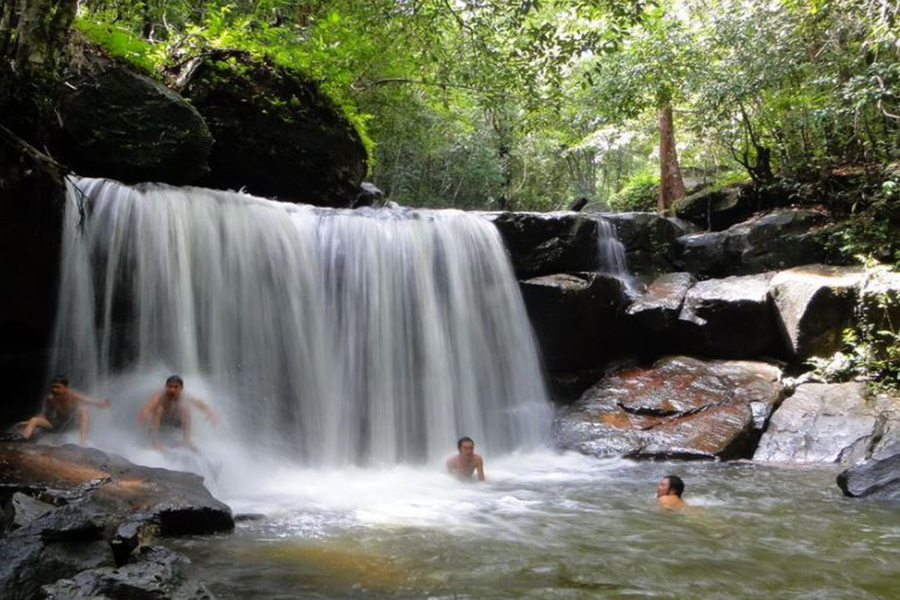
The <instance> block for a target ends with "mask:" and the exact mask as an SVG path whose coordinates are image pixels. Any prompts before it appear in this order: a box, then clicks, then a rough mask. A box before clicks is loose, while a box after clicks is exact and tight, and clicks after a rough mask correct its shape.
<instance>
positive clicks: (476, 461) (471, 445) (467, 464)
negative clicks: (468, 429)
mask: <svg viewBox="0 0 900 600" xmlns="http://www.w3.org/2000/svg"><path fill="white" fill-rule="evenodd" d="M456 449H457V450H458V451H459V453H458V454H455V455H453V456H451V457H450V458H448V459H447V471H449V473H450V474H451V475H453V476H455V477H456V478H457V479H459V480H460V481H470V480H471V479H472V474H473V473H475V471H478V481H484V460H482V458H481V457H480V456H479V455H477V454H475V442H474V441H473V440H472V438H470V437H461V438H459V441H458V442H456Z"/></svg>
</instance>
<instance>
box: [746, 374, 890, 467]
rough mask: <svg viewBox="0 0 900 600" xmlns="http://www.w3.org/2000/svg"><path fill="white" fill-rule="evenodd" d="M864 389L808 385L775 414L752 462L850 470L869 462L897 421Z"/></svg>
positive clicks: (852, 385)
mask: <svg viewBox="0 0 900 600" xmlns="http://www.w3.org/2000/svg"><path fill="white" fill-rule="evenodd" d="M891 406H892V404H891V403H889V402H887V401H886V400H885V401H883V402H877V401H875V400H872V399H870V398H869V393H868V391H867V389H866V386H865V384H862V383H841V384H827V383H807V384H804V385H800V386H798V387H797V390H796V392H794V395H793V396H791V397H790V398H788V399H787V400H785V401H784V403H783V404H782V405H781V407H780V408H779V409H778V410H777V411H775V414H773V415H772V418H771V420H770V422H769V428H768V429H767V430H766V432H765V434H764V435H763V436H762V439H761V440H760V443H759V447H758V448H757V450H756V453H755V454H754V455H753V459H754V460H759V461H775V462H824V463H841V464H843V465H851V464H853V463H855V462H857V461H859V460H862V459H864V458H865V457H867V456H869V455H870V454H871V453H872V451H873V449H874V448H875V445H876V444H877V443H878V442H879V441H880V440H881V439H882V438H883V437H884V432H885V430H886V429H888V428H889V427H896V423H897V419H898V415H897V413H896V412H893V411H892V410H891V409H890V407H891Z"/></svg>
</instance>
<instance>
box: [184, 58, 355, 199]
mask: <svg viewBox="0 0 900 600" xmlns="http://www.w3.org/2000/svg"><path fill="white" fill-rule="evenodd" d="M178 88H179V90H180V91H181V93H182V95H184V96H185V97H186V98H188V99H189V100H190V101H191V103H192V104H193V105H194V106H195V107H196V108H197V110H198V111H199V112H200V114H201V115H202V116H203V118H204V119H205V120H206V123H207V125H208V126H209V129H210V131H211V132H212V136H213V139H214V140H215V143H214V144H213V147H212V152H211V154H210V157H209V166H210V170H211V171H210V174H209V175H208V176H207V177H205V178H204V179H203V180H202V183H203V184H205V185H208V186H210V187H215V188H229V189H239V188H246V189H247V190H248V191H249V192H251V193H253V194H257V195H261V196H271V197H276V198H278V199H279V200H285V201H291V202H303V203H307V204H315V205H317V206H350V205H351V204H352V203H353V202H354V200H355V199H356V197H357V195H358V193H359V189H360V183H361V182H362V180H363V177H364V176H365V175H366V170H367V152H366V149H365V147H364V146H363V142H362V139H361V137H360V134H359V132H358V131H357V130H356V128H355V127H354V125H353V124H352V123H351V122H350V120H349V119H348V118H347V117H346V116H345V114H344V113H343V112H342V110H341V109H340V108H339V107H338V106H337V105H335V103H334V102H333V101H332V100H331V99H330V98H329V97H328V96H326V95H325V94H324V93H323V92H322V91H321V89H320V88H319V86H318V85H317V84H316V83H315V82H314V81H312V80H311V79H309V78H307V77H305V76H303V75H302V74H300V73H297V72H293V71H290V70H288V69H285V68H283V67H280V66H278V65H275V64H274V63H272V62H270V61H268V60H259V59H256V58H254V57H252V56H251V55H250V54H249V53H247V52H241V51H235V50H221V51H214V52H210V53H206V54H204V55H202V56H200V57H199V58H197V59H196V60H193V61H190V62H189V63H187V65H186V66H185V68H184V72H183V73H182V74H181V75H180V77H179V79H178Z"/></svg>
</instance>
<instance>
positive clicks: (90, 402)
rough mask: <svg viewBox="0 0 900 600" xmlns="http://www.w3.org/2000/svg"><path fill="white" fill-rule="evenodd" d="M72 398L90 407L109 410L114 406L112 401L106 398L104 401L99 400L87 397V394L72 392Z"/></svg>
mask: <svg viewBox="0 0 900 600" xmlns="http://www.w3.org/2000/svg"><path fill="white" fill-rule="evenodd" d="M70 393H71V394H72V397H73V398H75V400H77V401H78V402H83V403H85V404H87V405H89V406H96V407H97V408H109V407H110V406H112V400H110V399H109V398H106V399H104V400H97V399H96V398H91V397H90V396H86V395H85V394H80V393H78V392H70Z"/></svg>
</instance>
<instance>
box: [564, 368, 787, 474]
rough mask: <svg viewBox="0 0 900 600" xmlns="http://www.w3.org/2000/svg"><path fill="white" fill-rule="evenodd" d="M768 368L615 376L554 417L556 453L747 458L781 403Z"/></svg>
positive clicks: (630, 371) (777, 374) (629, 371)
mask: <svg viewBox="0 0 900 600" xmlns="http://www.w3.org/2000/svg"><path fill="white" fill-rule="evenodd" d="M780 378H781V371H780V370H779V369H778V368H777V367H775V366H773V365H771V364H768V363H762V362H750V361H703V360H698V359H696V358H690V357H686V356H675V357H668V358H663V359H660V360H659V361H657V362H656V364H654V365H653V366H652V367H650V368H641V367H634V368H626V369H622V370H619V371H616V372H614V373H612V374H610V375H608V376H606V377H604V378H603V379H602V380H600V381H599V382H598V383H597V384H596V385H594V386H593V387H592V388H590V389H589V390H588V391H587V392H585V393H584V395H583V396H582V397H581V398H580V399H579V400H578V402H576V403H575V404H574V405H573V406H571V407H569V408H567V409H564V410H563V411H562V412H561V413H560V415H559V416H558V417H557V419H556V421H555V424H554V428H555V432H556V436H557V441H558V443H559V445H560V446H561V447H562V448H566V449H573V450H578V451H580V452H583V453H586V454H592V455H595V456H630V457H637V458H716V457H718V458H725V459H728V458H741V457H749V456H750V455H751V454H752V451H753V443H754V441H755V440H756V438H757V437H758V435H759V433H760V431H761V429H762V428H763V427H764V426H765V422H766V419H767V417H768V415H769V414H770V413H771V411H772V409H773V408H774V407H775V406H776V405H777V404H778V402H779V401H780V400H781V397H782V386H781V383H780Z"/></svg>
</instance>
